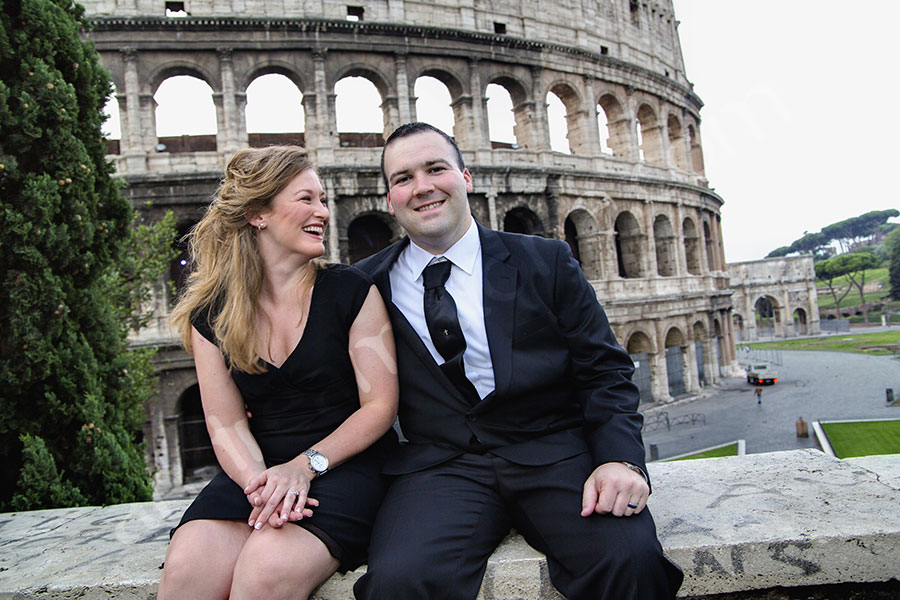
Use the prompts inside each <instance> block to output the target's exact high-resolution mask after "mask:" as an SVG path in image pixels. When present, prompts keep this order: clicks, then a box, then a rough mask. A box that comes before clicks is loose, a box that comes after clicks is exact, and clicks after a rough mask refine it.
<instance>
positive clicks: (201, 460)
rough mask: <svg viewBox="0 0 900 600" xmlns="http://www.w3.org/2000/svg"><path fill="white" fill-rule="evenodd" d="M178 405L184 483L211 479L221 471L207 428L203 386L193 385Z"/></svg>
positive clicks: (184, 393)
mask: <svg viewBox="0 0 900 600" xmlns="http://www.w3.org/2000/svg"><path fill="white" fill-rule="evenodd" d="M178 407H179V414H178V440H179V442H180V443H179V445H180V446H181V471H182V473H184V483H193V482H198V481H205V480H207V479H211V478H212V477H213V475H214V474H215V473H217V472H218V471H219V463H218V461H217V460H216V454H215V452H214V451H213V447H212V441H211V440H210V438H209V431H208V430H207V429H206V419H205V418H204V416H203V406H202V404H201V403H200V386H199V385H197V384H194V385H192V386H191V387H189V388H188V389H186V390H185V391H184V392H182V394H181V396H180V397H179V398H178Z"/></svg>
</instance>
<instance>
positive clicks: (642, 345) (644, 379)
mask: <svg viewBox="0 0 900 600" xmlns="http://www.w3.org/2000/svg"><path fill="white" fill-rule="evenodd" d="M626 348H627V352H628V356H630V357H631V362H633V363H634V375H632V377H631V381H632V383H634V384H635V385H636V386H637V388H638V392H639V394H640V397H641V402H651V401H652V400H653V395H652V393H651V390H652V389H653V385H652V379H653V375H652V372H651V369H650V353H651V352H653V344H652V343H651V342H650V338H649V337H647V335H646V334H645V333H643V332H640V331H637V332H635V333H634V334H633V335H632V336H631V337H630V338H628V344H627V346H626Z"/></svg>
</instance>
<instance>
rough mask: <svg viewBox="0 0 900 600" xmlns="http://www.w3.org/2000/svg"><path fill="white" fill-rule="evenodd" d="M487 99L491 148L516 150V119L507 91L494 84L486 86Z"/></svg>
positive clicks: (485, 94) (510, 97)
mask: <svg viewBox="0 0 900 600" xmlns="http://www.w3.org/2000/svg"><path fill="white" fill-rule="evenodd" d="M484 96H485V98H487V114H488V132H489V136H490V139H491V148H518V147H519V146H518V144H517V143H516V134H515V126H516V117H515V114H514V113H513V101H512V96H510V94H509V91H508V90H507V89H506V88H505V87H503V86H502V85H499V84H496V83H490V84H488V86H487V88H486V89H485V93H484Z"/></svg>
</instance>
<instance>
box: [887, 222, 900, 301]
mask: <svg viewBox="0 0 900 600" xmlns="http://www.w3.org/2000/svg"><path fill="white" fill-rule="evenodd" d="M884 245H885V246H886V247H887V250H888V255H889V256H890V266H889V267H888V278H889V281H890V283H891V292H890V296H891V298H893V299H894V300H900V228H897V229H894V230H893V231H892V232H891V233H890V234H889V235H888V236H887V238H885V240H884Z"/></svg>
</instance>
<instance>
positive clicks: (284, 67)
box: [240, 60, 312, 95]
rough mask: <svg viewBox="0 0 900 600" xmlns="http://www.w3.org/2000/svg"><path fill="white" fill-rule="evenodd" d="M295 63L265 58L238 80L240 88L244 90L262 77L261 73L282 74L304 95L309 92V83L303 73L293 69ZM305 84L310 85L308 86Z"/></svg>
mask: <svg viewBox="0 0 900 600" xmlns="http://www.w3.org/2000/svg"><path fill="white" fill-rule="evenodd" d="M295 66H296V65H292V64H290V63H285V62H282V61H278V60H267V61H265V62H262V63H258V64H256V65H254V67H253V69H252V70H250V71H249V72H248V73H247V75H246V77H244V79H243V81H241V82H240V89H241V90H242V91H244V92H246V91H247V88H248V87H250V84H251V83H253V82H254V81H256V80H257V79H259V78H260V77H262V76H263V75H284V76H285V77H287V78H288V79H289V80H290V81H291V83H293V84H294V85H296V86H297V89H298V90H300V93H301V94H304V95H306V94H307V93H308V92H311V91H312V89H311V83H308V82H307V81H305V80H304V78H303V75H302V74H301V73H298V72H297V71H296V70H295V68H294V67H295ZM307 86H310V87H309V88H308V87H307Z"/></svg>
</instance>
